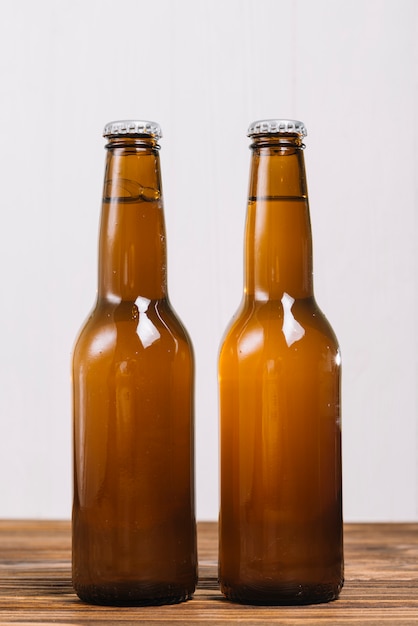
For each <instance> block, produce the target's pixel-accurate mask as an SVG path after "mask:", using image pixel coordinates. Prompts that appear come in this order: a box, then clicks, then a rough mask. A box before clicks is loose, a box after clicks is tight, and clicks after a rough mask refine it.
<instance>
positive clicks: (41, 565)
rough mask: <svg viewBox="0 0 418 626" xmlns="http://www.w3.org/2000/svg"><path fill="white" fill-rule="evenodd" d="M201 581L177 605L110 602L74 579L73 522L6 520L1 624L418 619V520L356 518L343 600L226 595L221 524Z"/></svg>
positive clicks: (348, 537) (202, 549) (203, 535)
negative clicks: (251, 602)
mask: <svg viewBox="0 0 418 626" xmlns="http://www.w3.org/2000/svg"><path fill="white" fill-rule="evenodd" d="M198 535H199V562H200V582H199V585H198V589H197V591H196V594H195V597H194V599H193V600H191V601H189V602H187V603H183V604H178V605H174V606H162V607H146V608H122V609H121V608H108V607H94V606H88V605H86V604H83V603H82V602H80V601H79V600H78V598H77V596H76V595H75V594H74V592H73V590H72V587H71V566H70V558H71V543H70V524H69V523H68V522H49V521H43V522H39V521H38V522H31V521H17V522H16V521H0V624H1V625H3V626H4V625H6V624H14V625H15V626H16V625H20V626H23V625H25V624H26V625H28V624H38V625H40V624H50V623H58V624H61V625H64V624H79V625H80V626H81V625H83V626H84V625H87V624H124V625H125V626H128V625H130V624H138V623H140V624H169V623H173V626H178V625H179V624H186V623H187V624H209V625H212V626H214V625H217V624H218V625H221V624H228V623H240V624H247V625H249V624H253V625H257V626H261V625H262V624H281V625H282V626H286V625H294V624H304V625H305V626H308V625H309V626H310V625H313V624H315V625H321V624H333V625H334V626H338V625H347V626H348V625H353V624H357V625H358V626H362V625H363V624H364V625H366V626H373V625H376V626H377V625H381V624H391V625H394V626H398V625H400V626H404V625H407V624H408V625H409V624H418V524H349V525H347V526H346V528H345V557H346V558H345V560H346V583H345V587H344V589H343V591H342V594H341V597H340V599H339V600H337V601H336V602H332V603H330V604H325V605H316V606H305V607H252V606H243V605H237V604H232V603H230V602H227V601H226V600H224V599H223V597H222V596H221V594H220V593H219V590H218V586H217V583H216V570H217V565H216V558H217V537H216V524H214V523H200V524H199V533H198Z"/></svg>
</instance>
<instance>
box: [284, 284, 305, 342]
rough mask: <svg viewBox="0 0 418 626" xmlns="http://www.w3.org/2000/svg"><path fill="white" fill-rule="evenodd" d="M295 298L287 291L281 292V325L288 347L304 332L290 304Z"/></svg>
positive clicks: (300, 337)
mask: <svg viewBox="0 0 418 626" xmlns="http://www.w3.org/2000/svg"><path fill="white" fill-rule="evenodd" d="M294 302H295V299H294V298H292V296H289V294H288V293H286V292H285V293H284V294H283V298H282V299H281V303H282V306H283V326H282V331H283V335H284V337H285V339H286V343H287V345H288V346H289V347H290V346H291V345H292V344H293V343H295V341H299V339H302V337H303V336H304V334H305V329H304V328H303V327H302V326H301V325H300V324H299V322H297V321H296V320H295V318H294V317H293V313H292V306H293V304H294Z"/></svg>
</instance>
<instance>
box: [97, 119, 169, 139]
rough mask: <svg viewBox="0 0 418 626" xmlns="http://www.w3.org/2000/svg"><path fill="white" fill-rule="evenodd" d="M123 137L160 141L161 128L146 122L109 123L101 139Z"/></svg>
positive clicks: (153, 123)
mask: <svg viewBox="0 0 418 626" xmlns="http://www.w3.org/2000/svg"><path fill="white" fill-rule="evenodd" d="M124 135H141V136H146V137H154V139H161V137H162V136H163V134H162V132H161V127H160V125H159V124H157V123H156V122H150V121H146V120H118V121H117V122H109V123H108V124H106V126H105V127H104V131H103V137H121V136H124Z"/></svg>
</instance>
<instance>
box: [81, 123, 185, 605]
mask: <svg viewBox="0 0 418 626" xmlns="http://www.w3.org/2000/svg"><path fill="white" fill-rule="evenodd" d="M104 135H105V136H107V137H108V144H107V146H106V148H107V161H106V172H105V181H104V191H103V205H102V217H101V229H100V243H99V277H98V278H99V285H98V297H97V302H96V306H95V308H94V310H93V312H92V313H91V315H90V317H89V319H88V320H87V322H86V324H85V325H84V327H83V329H82V331H81V333H80V335H79V338H78V340H77V343H76V346H75V350H74V358H73V405H74V503H73V584H74V588H75V590H76V592H77V594H78V595H79V597H80V598H81V599H82V600H84V601H86V602H91V603H95V604H110V605H142V604H163V603H174V602H181V601H183V600H187V599H188V598H190V597H191V596H192V594H193V592H194V589H195V585H196V579H197V556H196V527H195V513H194V458H193V450H194V440H193V438H194V433H193V419H194V418H193V411H194V409H193V406H194V398H193V386H194V358H193V351H192V346H191V342H190V340H189V338H188V335H187V333H186V331H185V329H184V328H183V326H182V324H181V322H180V321H179V319H178V318H177V316H176V314H175V313H174V311H173V309H172V308H171V305H170V302H169V300H168V295H167V281H166V240H165V226H164V215H163V200H162V193H161V180H160V162H159V146H158V144H157V141H158V139H159V137H160V136H161V132H160V129H159V127H158V125H156V124H154V123H145V122H117V123H111V124H109V125H107V126H106V128H105V133H104Z"/></svg>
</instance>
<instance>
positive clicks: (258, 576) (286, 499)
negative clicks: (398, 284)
mask: <svg viewBox="0 0 418 626" xmlns="http://www.w3.org/2000/svg"><path fill="white" fill-rule="evenodd" d="M248 134H249V136H250V137H252V140H253V143H252V146H251V148H252V162H251V173H250V186H249V199H248V212H247V221H246V234H245V287H244V296H243V300H242V303H241V307H240V309H239V311H238V313H237V314H236V316H235V318H234V319H233V321H232V323H231V325H230V327H229V329H228V331H227V333H226V335H225V338H224V340H223V344H222V346H221V351H220V358H219V393H220V437H221V508H220V554H219V578H220V584H221V589H222V592H223V593H224V594H225V595H226V597H227V598H229V599H230V600H234V601H238V602H245V603H251V604H305V603H316V602H326V601H329V600H332V599H335V598H337V597H338V594H339V592H340V590H341V587H342V584H343V535H342V507H341V431H340V353H339V348H338V344H337V340H336V337H335V335H334V333H333V331H332V329H331V327H330V325H329V323H328V322H327V320H326V319H325V317H324V315H323V314H322V312H321V311H320V310H319V308H318V306H317V304H316V302H315V299H314V293H313V280H312V241H311V228H310V217H309V206H308V195H307V186H306V178H305V169H304V158H303V148H304V146H303V144H302V139H303V137H304V136H305V134H306V132H305V129H304V126H303V124H302V123H300V122H293V121H291V120H265V121H262V122H256V123H254V124H253V125H251V126H250V129H249V133H248Z"/></svg>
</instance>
